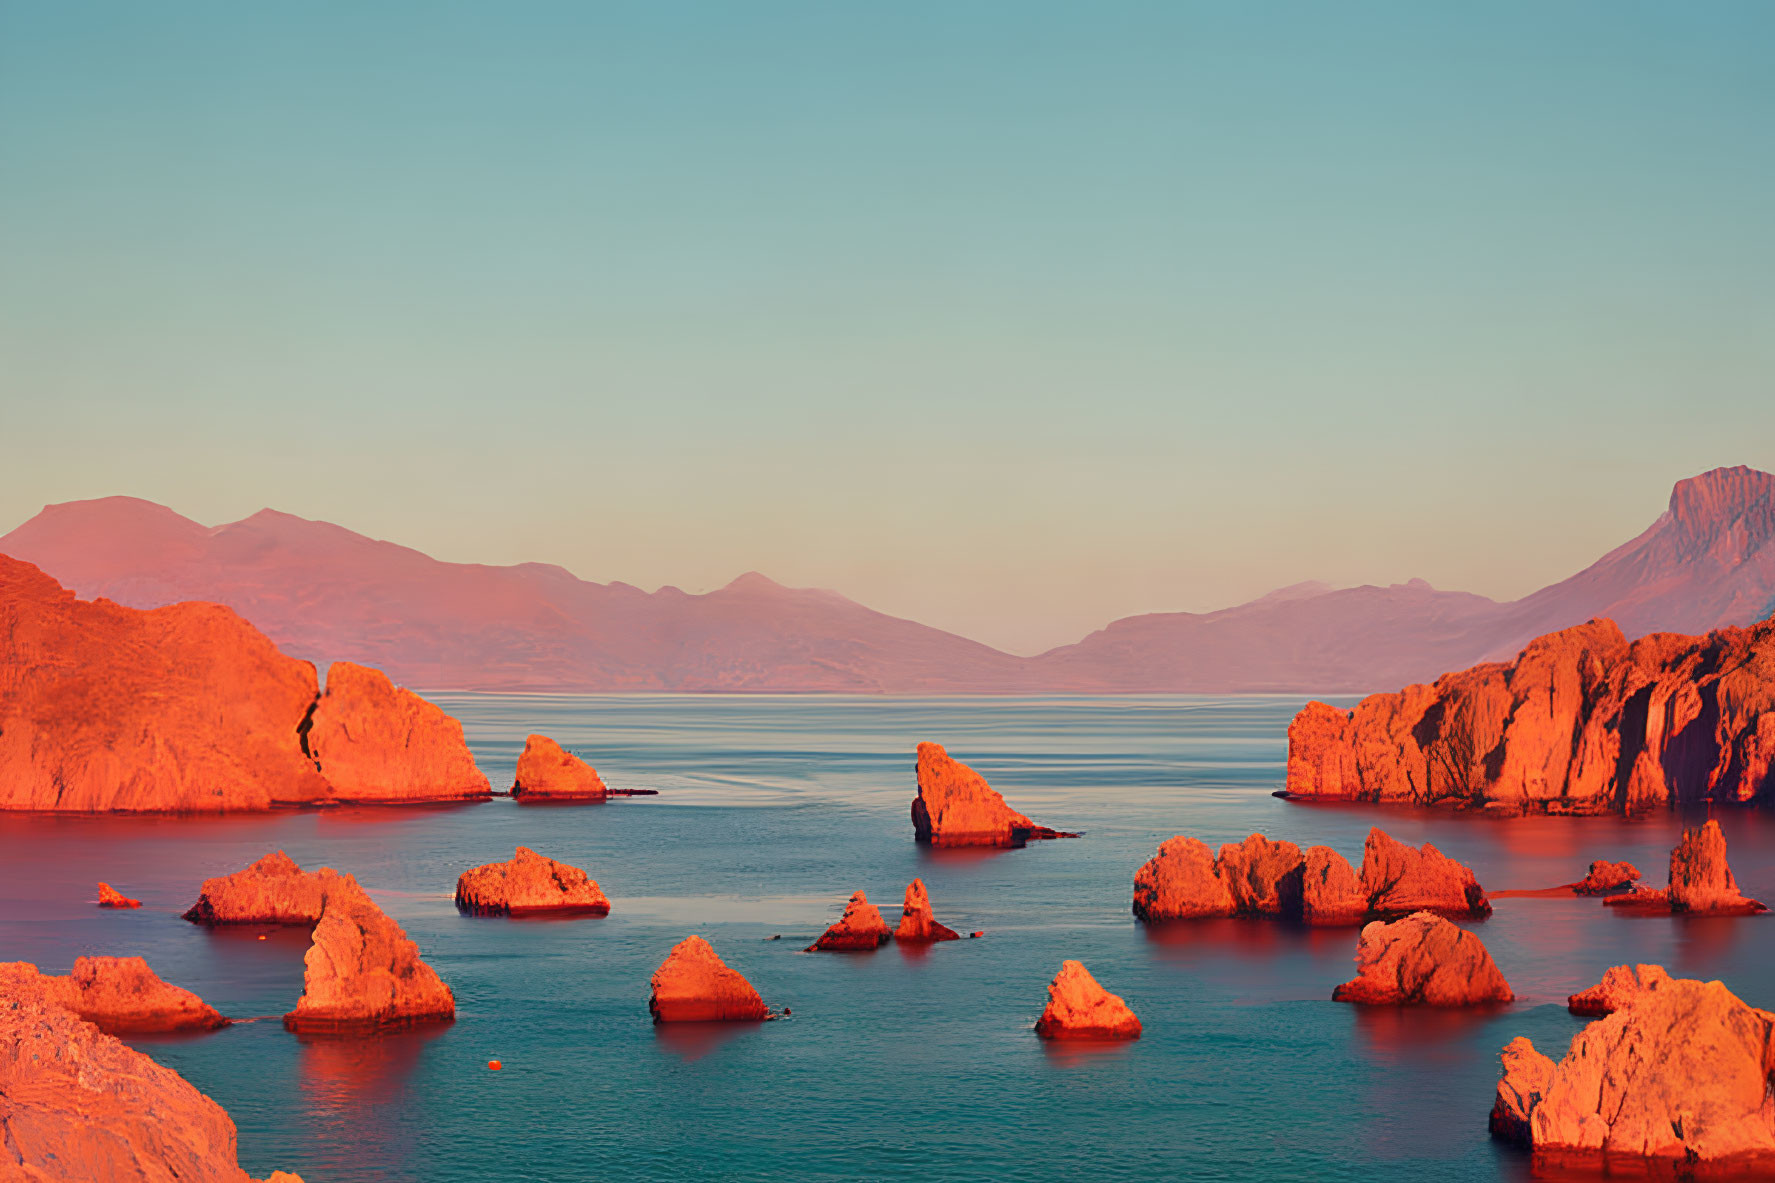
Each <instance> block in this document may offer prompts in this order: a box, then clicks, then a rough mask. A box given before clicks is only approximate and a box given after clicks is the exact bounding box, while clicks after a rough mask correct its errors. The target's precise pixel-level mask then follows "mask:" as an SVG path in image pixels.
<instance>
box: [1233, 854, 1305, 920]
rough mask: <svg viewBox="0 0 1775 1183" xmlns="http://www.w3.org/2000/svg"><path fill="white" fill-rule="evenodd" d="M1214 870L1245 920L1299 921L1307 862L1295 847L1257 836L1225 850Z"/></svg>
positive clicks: (1235, 907)
mask: <svg viewBox="0 0 1775 1183" xmlns="http://www.w3.org/2000/svg"><path fill="white" fill-rule="evenodd" d="M1214 868H1215V873H1216V874H1218V875H1219V876H1220V880H1221V882H1222V883H1225V884H1226V885H1227V890H1228V891H1230V892H1232V896H1233V907H1234V909H1235V910H1236V911H1237V912H1238V913H1239V914H1240V915H1241V916H1278V917H1283V918H1286V919H1291V920H1292V919H1299V917H1300V914H1301V887H1302V879H1303V877H1304V875H1305V872H1306V861H1305V859H1304V858H1302V856H1301V853H1300V847H1298V846H1296V845H1295V844H1294V843H1292V842H1271V841H1270V840H1269V839H1268V838H1265V837H1264V836H1263V835H1262V834H1253V835H1251V837H1249V838H1247V839H1245V841H1243V842H1229V843H1228V844H1227V845H1225V846H1222V847H1221V848H1220V855H1219V857H1218V858H1216V859H1215V863H1214Z"/></svg>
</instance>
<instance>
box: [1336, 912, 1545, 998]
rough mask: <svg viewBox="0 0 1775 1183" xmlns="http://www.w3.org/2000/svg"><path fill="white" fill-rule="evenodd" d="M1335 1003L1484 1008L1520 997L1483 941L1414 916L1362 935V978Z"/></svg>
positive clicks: (1378, 924) (1424, 915)
mask: <svg viewBox="0 0 1775 1183" xmlns="http://www.w3.org/2000/svg"><path fill="white" fill-rule="evenodd" d="M1331 997H1332V1000H1333V1001H1336V1002H1355V1003H1363V1004H1367V1005H1371V1006H1401V1005H1403V1006H1480V1005H1485V1004H1488V1003H1498V1002H1510V1001H1512V1000H1513V999H1514V998H1515V997H1516V996H1515V994H1514V993H1512V992H1511V990H1510V983H1508V982H1506V981H1505V980H1504V975H1503V974H1501V973H1499V972H1498V967H1497V965H1496V964H1495V963H1493V961H1492V959H1491V954H1490V953H1489V952H1488V951H1487V950H1486V947H1485V943H1484V942H1483V941H1481V940H1480V939H1479V938H1478V937H1477V936H1475V935H1474V934H1473V933H1470V932H1468V931H1466V930H1465V929H1463V928H1459V927H1457V926H1456V925H1453V924H1450V923H1449V922H1448V921H1447V920H1444V919H1443V918H1442V917H1440V916H1438V915H1436V914H1434V913H1432V912H1413V913H1412V914H1411V915H1409V916H1407V917H1405V918H1404V919H1401V920H1394V921H1392V922H1388V921H1384V920H1376V921H1375V922H1374V923H1372V924H1369V925H1367V926H1365V927H1364V928H1363V929H1362V935H1361V937H1359V938H1358V940H1357V944H1356V976H1355V978H1353V979H1351V980H1350V981H1348V982H1345V983H1344V984H1343V985H1341V986H1339V987H1338V988H1337V989H1335V990H1333V991H1332V993H1331Z"/></svg>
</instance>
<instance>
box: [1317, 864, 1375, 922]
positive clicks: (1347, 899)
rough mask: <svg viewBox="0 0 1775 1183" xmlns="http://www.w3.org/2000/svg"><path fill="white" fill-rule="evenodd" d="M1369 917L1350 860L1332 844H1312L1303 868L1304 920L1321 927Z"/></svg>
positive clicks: (1366, 900)
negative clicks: (1332, 846)
mask: <svg viewBox="0 0 1775 1183" xmlns="http://www.w3.org/2000/svg"><path fill="white" fill-rule="evenodd" d="M1367 916H1368V893H1367V892H1365V891H1363V890H1362V884H1361V881H1360V880H1358V879H1357V878H1356V872H1355V869H1354V868H1352V867H1351V866H1350V860H1349V859H1347V858H1345V857H1344V856H1343V855H1341V854H1339V853H1338V852H1337V851H1335V850H1333V849H1331V848H1330V847H1329V846H1309V847H1307V853H1306V857H1305V858H1304V859H1303V860H1302V867H1301V920H1302V921H1304V922H1305V923H1307V924H1311V925H1315V926H1320V927H1341V926H1345V925H1352V924H1361V923H1362V921H1363V920H1364V919H1365V918H1366V917H1367Z"/></svg>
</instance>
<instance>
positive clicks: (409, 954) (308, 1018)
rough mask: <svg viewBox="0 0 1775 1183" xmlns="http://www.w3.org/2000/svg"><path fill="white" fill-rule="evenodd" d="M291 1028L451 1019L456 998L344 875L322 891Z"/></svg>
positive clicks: (288, 1021)
mask: <svg viewBox="0 0 1775 1183" xmlns="http://www.w3.org/2000/svg"><path fill="white" fill-rule="evenodd" d="M303 962H304V965H305V970H304V972H303V977H302V997H301V998H300V999H299V1000H298V1001H297V1002H296V1009H295V1010H292V1011H291V1012H289V1013H288V1014H286V1015H285V1016H284V1017H283V1021H284V1026H285V1027H287V1028H289V1029H290V1030H291V1031H318V1032H342V1031H364V1030H369V1029H374V1028H378V1027H391V1026H402V1025H406V1024H410V1023H425V1022H444V1021H448V1020H451V1019H454V1018H455V1017H456V999H455V997H454V996H453V995H452V994H451V993H450V987H448V986H446V985H445V984H444V983H443V981H442V980H441V979H440V978H439V977H438V975H437V973H436V971H434V970H433V969H432V968H431V966H429V965H427V964H425V962H424V961H422V960H420V957H419V946H418V945H416V944H414V943H413V941H412V940H411V939H410V938H409V937H408V936H407V934H406V933H405V932H404V931H402V929H401V926H400V925H398V924H396V923H395V922H394V920H393V918H391V917H390V916H389V915H388V914H387V913H385V912H383V910H382V909H381V908H378V907H377V906H376V905H375V904H374V903H373V902H371V900H370V897H369V896H367V895H365V894H364V892H363V890H362V889H361V888H359V887H358V886H357V883H356V881H355V880H353V879H351V878H350V877H349V876H342V877H341V879H340V883H339V885H338V886H336V887H335V888H333V889H331V890H329V891H328V892H327V896H326V904H325V907H324V908H323V909H322V911H321V917H320V923H318V924H316V925H315V926H314V943H313V944H311V945H310V946H309V947H308V953H307V955H306V956H305V957H304V958H303Z"/></svg>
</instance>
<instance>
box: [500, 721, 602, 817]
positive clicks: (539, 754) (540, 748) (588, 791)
mask: <svg viewBox="0 0 1775 1183" xmlns="http://www.w3.org/2000/svg"><path fill="white" fill-rule="evenodd" d="M512 796H513V797H515V798H517V799H518V800H519V801H602V800H604V799H605V797H607V796H609V790H608V789H606V788H605V787H604V781H603V778H601V777H600V776H599V775H598V772H597V769H595V768H593V767H592V766H591V765H590V764H587V763H586V762H585V761H584V760H581V759H580V758H579V757H578V756H575V755H574V754H573V753H572V752H569V751H567V750H566V749H565V748H563V747H562V746H561V745H560V744H558V743H556V742H555V741H554V740H552V739H550V738H549V737H548V736H546V735H532V736H531V737H530V738H528V739H526V740H525V741H524V752H523V754H522V755H521V756H519V757H518V775H517V778H516V779H515V780H514V781H513V782H512Z"/></svg>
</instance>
